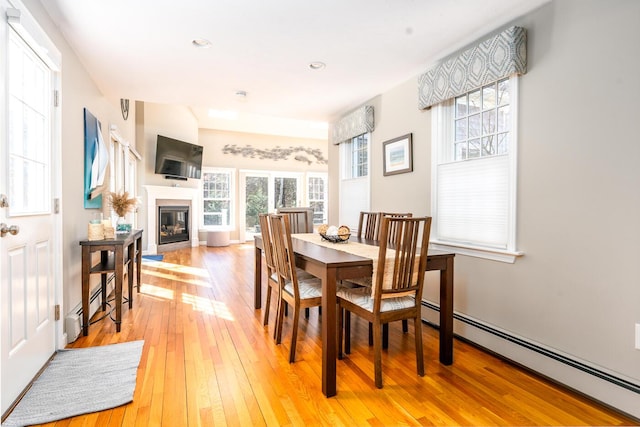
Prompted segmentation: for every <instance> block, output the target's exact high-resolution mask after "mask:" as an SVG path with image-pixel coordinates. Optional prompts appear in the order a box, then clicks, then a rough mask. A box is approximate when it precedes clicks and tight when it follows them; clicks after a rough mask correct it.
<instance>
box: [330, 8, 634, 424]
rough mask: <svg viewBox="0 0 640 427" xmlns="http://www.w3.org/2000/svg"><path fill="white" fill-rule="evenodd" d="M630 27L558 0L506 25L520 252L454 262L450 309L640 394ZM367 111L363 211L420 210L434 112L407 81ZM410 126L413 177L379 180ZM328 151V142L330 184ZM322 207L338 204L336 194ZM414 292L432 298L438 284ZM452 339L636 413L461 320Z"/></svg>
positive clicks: (628, 21)
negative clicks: (522, 56)
mask: <svg viewBox="0 0 640 427" xmlns="http://www.w3.org/2000/svg"><path fill="white" fill-rule="evenodd" d="M638 22H640V2H638V1H635V0H616V1H606V0H562V1H554V2H552V3H550V4H548V5H546V6H543V7H542V8H541V9H539V10H537V11H535V12H533V13H530V14H529V15H527V16H525V17H522V18H521V19H518V20H515V21H514V22H513V23H511V24H510V25H513V24H515V25H519V26H522V27H524V28H526V29H527V31H528V42H527V44H528V62H529V65H528V72H527V74H526V75H524V76H522V78H521V80H520V105H519V108H520V117H519V133H518V137H519V148H518V150H519V153H518V154H519V158H518V167H519V170H518V171H519V173H518V218H517V221H518V229H517V232H518V249H519V250H522V251H524V253H525V255H524V256H523V257H522V258H520V259H518V260H517V261H516V262H515V264H505V263H500V262H495V261H487V260H483V259H478V258H472V257H467V256H463V255H457V256H456V259H455V300H454V301H455V302H454V308H455V311H456V312H457V313H460V314H462V315H464V316H467V317H469V318H472V319H475V320H478V321H479V322H481V323H483V324H486V325H488V326H489V327H490V328H493V329H495V330H498V331H505V332H506V333H508V334H511V335H513V336H515V337H518V338H522V339H523V340H525V341H527V342H530V343H533V344H535V345H539V346H540V347H541V348H544V349H549V350H551V351H552V352H554V353H556V354H557V355H560V356H563V357H564V356H566V357H568V358H569V359H571V360H575V361H578V362H584V363H585V364H586V365H587V366H588V367H593V368H596V369H599V370H601V371H602V372H605V373H608V374H612V375H614V376H615V377H618V378H620V379H622V380H628V381H630V382H631V383H634V384H636V385H638V386H640V350H636V349H634V325H635V324H636V323H640V286H639V284H638V283H639V281H640V267H639V265H640V262H639V260H640V243H639V238H640V221H638V219H639V218H640V191H638V185H639V183H640V167H638V159H640V144H639V143H638V138H637V136H636V135H637V129H636V128H637V122H638V117H640V110H639V109H638V106H637V102H638V98H639V97H640V80H639V79H638V75H637V74H638V73H637V70H638V69H640V55H638V54H637V52H638V47H637V45H638V41H639V40H640V25H638ZM505 27H506V26H505ZM434 59H435V58H434ZM425 71H426V70H425ZM416 77H417V76H416ZM372 103H373V105H375V108H376V109H375V116H376V130H375V131H374V132H373V143H372V150H373V152H372V168H371V170H372V189H373V192H372V209H374V210H383V209H386V207H387V206H399V207H402V208H405V207H406V209H407V210H409V209H411V210H413V211H414V212H417V213H420V214H422V213H429V212H430V173H431V170H430V150H431V148H430V145H431V141H430V122H431V115H430V112H429V111H424V112H419V111H417V81H416V79H412V80H410V81H408V82H406V83H405V84H403V85H400V86H398V87H396V88H394V89H392V90H390V91H388V92H385V93H383V94H381V95H380V96H377V97H376V98H374V99H372ZM409 132H412V133H413V136H414V156H415V157H414V172H413V173H410V174H404V175H398V176H395V177H394V176H392V177H383V176H382V173H381V170H382V166H381V163H382V159H381V151H382V149H381V144H382V142H383V141H385V140H387V139H390V138H393V137H396V136H400V135H403V134H406V133H409ZM337 154H338V152H337V149H336V148H335V147H332V148H331V150H330V156H331V163H332V167H331V168H330V173H331V177H330V179H331V180H332V181H333V182H332V190H333V189H335V187H336V182H335V181H336V180H337V177H338V174H337V168H336V167H335V164H336V163H337V159H338V157H337ZM330 200H331V202H332V206H336V202H337V200H338V196H337V194H336V192H335V191H332V193H331V197H330ZM403 210H404V209H403ZM332 214H333V215H335V210H332ZM333 218H335V216H334V217H333ZM330 221H331V219H330ZM425 297H426V299H428V300H430V301H432V302H436V303H437V301H438V293H437V278H436V277H431V276H430V277H429V278H428V285H427V290H426V293H425ZM428 317H429V318H430V319H431V320H436V321H437V316H434V315H433V314H429V315H428ZM455 331H456V333H458V334H460V335H462V336H464V337H467V338H469V339H471V340H472V341H475V342H477V343H479V344H481V345H483V346H485V347H487V348H489V349H491V350H493V351H496V352H498V353H500V354H503V355H505V356H506V357H508V358H511V359H513V360H515V361H517V362H519V363H521V364H523V365H525V366H528V367H530V368H533V369H535V370H537V371H539V372H541V373H543V374H544V375H547V376H549V377H551V378H553V379H555V380H557V381H560V382H562V383H565V384H567V385H569V386H570V387H573V388H576V389H578V390H580V391H582V392H584V393H586V394H589V395H591V396H593V397H595V398H596V399H599V400H601V401H603V402H605V403H608V404H610V405H612V406H614V407H617V408H619V409H621V410H623V411H625V412H627V413H629V414H632V415H634V416H636V417H640V405H639V404H638V402H640V396H639V395H638V394H637V393H634V392H632V391H628V390H626V389H625V388H623V387H620V386H617V385H613V384H612V383H610V382H608V381H603V380H600V379H598V378H596V377H595V376H594V375H591V374H586V373H583V372H582V371H581V370H579V369H575V368H572V367H569V366H567V365H566V364H563V363H559V362H556V361H554V360H553V359H552V358H549V357H545V356H541V355H539V354H537V353H535V352H532V351H530V350H527V349H525V348H523V347H521V346H517V345H515V344H512V343H509V342H507V341H505V340H504V339H501V338H497V337H495V336H494V335H492V334H488V333H485V332H482V331H481V330H480V329H479V328H477V327H474V326H470V325H468V324H466V323H463V322H460V321H456V323H455ZM454 363H455V355H454Z"/></svg>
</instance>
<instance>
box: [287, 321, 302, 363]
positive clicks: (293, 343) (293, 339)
mask: <svg viewBox="0 0 640 427" xmlns="http://www.w3.org/2000/svg"><path fill="white" fill-rule="evenodd" d="M299 320H300V310H293V326H292V329H291V348H290V349H289V363H293V362H295V361H296V343H297V342H298V321H299Z"/></svg>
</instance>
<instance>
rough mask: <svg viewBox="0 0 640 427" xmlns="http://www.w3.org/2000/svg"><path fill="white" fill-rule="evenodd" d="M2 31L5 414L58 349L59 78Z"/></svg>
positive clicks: (0, 263)
mask: <svg viewBox="0 0 640 427" xmlns="http://www.w3.org/2000/svg"><path fill="white" fill-rule="evenodd" d="M5 5H6V3H4V2H3V6H5ZM3 9H4V7H3ZM3 12H4V10H3ZM3 15H4V13H3ZM0 28H2V30H3V31H2V33H3V34H2V36H0V42H2V45H3V46H2V49H0V50H3V51H4V52H6V56H5V54H4V53H2V54H0V56H2V60H1V61H0V62H1V64H0V65H6V68H4V69H7V78H6V79H3V80H4V81H2V89H1V91H2V93H1V94H2V95H3V96H2V99H3V100H5V99H6V100H7V102H6V104H4V105H3V106H2V107H0V113H1V114H0V125H2V126H0V129H2V131H1V133H2V135H1V136H0V159H1V160H0V162H1V165H0V193H1V194H4V195H6V200H7V202H8V205H9V206H8V207H7V206H4V207H2V208H0V223H2V225H3V229H4V231H2V232H0V234H2V237H1V238H0V304H1V305H0V310H1V313H2V319H1V321H2V326H1V334H2V336H1V343H0V347H1V351H0V352H1V353H2V354H1V357H2V359H1V365H0V366H1V378H2V380H1V382H2V391H1V396H2V397H1V400H2V413H3V414H4V413H5V412H6V411H7V409H8V408H9V406H10V405H11V403H12V402H13V401H14V400H15V399H16V398H17V397H18V395H19V394H20V393H21V392H22V390H23V389H24V388H25V387H26V386H27V385H28V384H29V382H30V381H31V380H32V379H33V378H34V376H35V375H36V374H37V373H38V371H39V370H40V369H41V368H42V367H43V366H44V364H45V363H46V362H47V360H48V359H49V358H50V357H51V356H52V354H53V353H54V351H55V347H56V325H55V320H54V316H55V284H54V262H57V261H54V252H55V251H54V249H55V247H56V245H55V242H54V236H55V234H56V233H55V232H54V230H55V217H54V214H53V212H52V188H51V187H52V182H56V180H55V179H54V178H55V176H54V171H53V169H54V168H53V167H52V161H51V159H52V152H53V149H52V141H53V140H54V132H53V129H54V127H55V123H54V122H55V120H54V118H53V117H54V116H55V115H54V114H53V112H54V107H53V98H54V97H53V88H54V86H55V84H54V80H53V79H54V78H55V77H56V75H55V73H54V72H53V71H52V70H51V68H50V67H49V66H48V65H47V64H46V63H45V62H43V61H42V59H41V58H40V57H39V56H38V55H36V54H35V52H34V51H33V50H31V48H30V47H29V46H28V45H27V44H26V43H25V42H24V40H23V38H22V37H20V36H19V35H18V33H16V32H15V31H14V30H13V29H12V28H8V27H7V26H2V27H0ZM5 29H6V31H5ZM5 46H8V47H7V49H6V50H5V49H4V47H5ZM5 61H6V62H5ZM5 95H6V96H5ZM18 229H19V231H18ZM11 230H13V231H17V232H16V234H12V232H11ZM5 231H6V232H5ZM55 259H56V260H57V259H58V258H55Z"/></svg>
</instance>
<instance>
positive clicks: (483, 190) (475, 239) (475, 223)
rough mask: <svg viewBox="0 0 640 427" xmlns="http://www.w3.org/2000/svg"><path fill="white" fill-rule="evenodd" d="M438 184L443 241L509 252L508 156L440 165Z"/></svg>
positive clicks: (438, 205) (439, 220) (438, 223)
mask: <svg viewBox="0 0 640 427" xmlns="http://www.w3.org/2000/svg"><path fill="white" fill-rule="evenodd" d="M437 183H438V184H437V193H438V194H437V197H438V204H437V213H436V221H437V230H438V238H439V240H443V241H448V242H456V243H462V244H467V245H469V244H476V245H481V246H487V247H491V248H496V249H507V246H508V241H509V227H510V221H509V215H508V213H509V199H510V198H509V188H510V181H509V158H508V156H494V157H487V158H482V159H475V160H471V161H463V162H453V163H447V164H441V165H438V169H437Z"/></svg>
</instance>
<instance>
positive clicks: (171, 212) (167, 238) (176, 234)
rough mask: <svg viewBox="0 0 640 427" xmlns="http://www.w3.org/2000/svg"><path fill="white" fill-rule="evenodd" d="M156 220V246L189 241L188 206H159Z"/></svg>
mask: <svg viewBox="0 0 640 427" xmlns="http://www.w3.org/2000/svg"><path fill="white" fill-rule="evenodd" d="M158 218H159V221H158V244H160V245H163V244H167V243H176V242H185V241H189V206H159V207H158Z"/></svg>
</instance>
